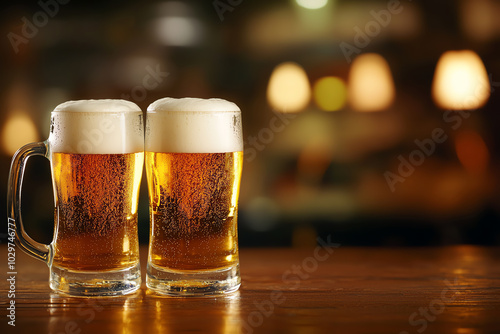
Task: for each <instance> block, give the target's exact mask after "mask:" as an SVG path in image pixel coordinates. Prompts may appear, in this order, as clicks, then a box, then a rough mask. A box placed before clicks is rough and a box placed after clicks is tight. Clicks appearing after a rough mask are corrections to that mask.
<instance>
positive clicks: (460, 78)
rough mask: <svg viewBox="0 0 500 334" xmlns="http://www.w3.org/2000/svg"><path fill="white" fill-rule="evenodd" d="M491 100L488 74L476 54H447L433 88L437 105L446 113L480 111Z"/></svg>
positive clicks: (437, 70)
mask: <svg viewBox="0 0 500 334" xmlns="http://www.w3.org/2000/svg"><path fill="white" fill-rule="evenodd" d="M489 96H490V84H489V80H488V74H487V72H486V68H485V67H484V64H483V62H482V61H481V58H479V56H478V55H477V54H476V53H475V52H474V51H470V50H463V51H447V52H445V53H443V54H442V55H441V57H440V58H439V61H438V63H437V65H436V71H435V73H434V82H433V84H432V97H433V98H434V102H435V103H436V104H437V105H439V106H440V107H441V108H443V109H453V110H464V109H476V108H480V107H482V106H483V105H484V104H485V103H486V102H487V101H488V98H489Z"/></svg>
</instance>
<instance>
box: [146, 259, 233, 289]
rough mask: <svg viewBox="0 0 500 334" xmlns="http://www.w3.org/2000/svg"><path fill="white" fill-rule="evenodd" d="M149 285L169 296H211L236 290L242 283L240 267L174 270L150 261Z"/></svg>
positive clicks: (147, 281) (147, 283)
mask: <svg viewBox="0 0 500 334" xmlns="http://www.w3.org/2000/svg"><path fill="white" fill-rule="evenodd" d="M146 285H147V287H148V288H149V289H150V290H152V291H153V292H155V293H158V294H162V295H168V296H179V297H184V296H210V295H225V294H229V293H232V292H235V291H237V290H238V289H239V287H240V285H241V278H240V268H239V264H236V265H234V266H232V267H229V268H224V269H218V270H210V271H207V270H205V271H198V272H193V271H189V272H186V271H172V270H168V269H163V268H159V267H156V266H154V265H152V264H150V263H148V270H147V277H146Z"/></svg>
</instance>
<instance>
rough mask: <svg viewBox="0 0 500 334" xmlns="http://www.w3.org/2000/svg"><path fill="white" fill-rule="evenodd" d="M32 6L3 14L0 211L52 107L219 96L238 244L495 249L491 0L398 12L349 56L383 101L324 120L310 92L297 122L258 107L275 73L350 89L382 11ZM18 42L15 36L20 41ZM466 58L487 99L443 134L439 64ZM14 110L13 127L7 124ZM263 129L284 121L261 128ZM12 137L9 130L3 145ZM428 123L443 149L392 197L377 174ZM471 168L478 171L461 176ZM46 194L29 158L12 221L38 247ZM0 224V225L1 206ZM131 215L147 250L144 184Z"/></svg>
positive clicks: (259, 4)
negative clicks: (385, 85)
mask: <svg viewBox="0 0 500 334" xmlns="http://www.w3.org/2000/svg"><path fill="white" fill-rule="evenodd" d="M41 3H43V4H44V5H43V6H42V5H41V4H40V3H39V2H36V1H32V2H28V1H21V2H15V3H10V4H3V5H2V6H3V8H2V12H1V22H2V23H1V33H0V36H3V37H2V38H1V39H0V61H1V62H0V63H1V64H2V65H1V66H2V68H1V73H2V75H1V76H0V88H1V89H0V122H1V126H0V138H1V139H0V140H1V141H0V146H1V147H0V189H3V190H2V191H0V203H6V194H7V179H8V170H9V164H10V159H11V157H12V154H13V150H12V146H14V147H20V146H21V145H22V144H24V143H27V142H31V141H42V140H45V139H46V138H47V136H48V131H49V116H50V112H51V110H52V109H53V108H54V107H55V106H56V105H58V104H59V103H62V102H64V101H67V100H76V99H90V98H125V99H128V100H130V101H132V102H135V103H137V104H138V105H139V106H140V107H141V108H142V109H143V110H146V108H147V106H148V105H149V104H150V103H152V102H153V101H155V100H156V99H158V98H162V97H165V96H172V97H184V96H195V97H221V98H225V99H228V100H231V101H234V102H235V103H237V104H238V105H239V106H240V108H241V110H242V116H243V127H244V139H245V150H246V152H248V153H246V154H245V162H244V171H243V178H242V185H241V194H240V208H239V210H240V211H239V240H240V245H241V246H242V247H254V246H295V247H301V246H309V245H311V244H314V243H315V242H316V237H317V236H320V237H323V238H326V237H328V236H330V237H331V238H332V240H334V241H335V242H338V243H341V244H342V245H367V246H427V245H434V246H438V245H449V244H460V243H470V244H481V245H499V244H500V220H499V218H500V190H499V189H500V184H499V179H498V175H499V174H498V171H499V170H500V164H499V150H500V146H499V145H500V135H499V131H498V126H499V124H500V123H499V120H500V114H499V113H500V58H499V54H500V22H499V21H498V19H497V18H498V17H500V2H499V1H493V0H463V1H451V0H446V1H438V2H434V1H430V0H427V1H405V0H402V1H401V2H400V6H401V8H402V10H401V12H400V13H398V14H394V15H391V18H390V22H389V23H388V24H387V25H386V26H380V31H379V32H378V33H376V34H374V36H372V37H370V40H369V42H368V43H367V45H366V46H364V47H362V48H360V54H364V53H377V54H379V55H381V56H382V57H383V58H384V59H385V60H386V61H387V64H388V65H389V67H390V72H391V76H392V80H393V82H394V86H395V97H394V99H393V101H392V102H391V103H390V105H389V106H388V107H386V108H384V110H381V111H377V112H360V111H357V110H355V109H356V108H353V106H352V104H350V103H347V104H343V106H342V107H341V108H340V110H337V111H331V112H328V111H323V110H321V108H320V107H319V105H318V102H317V100H315V98H314V94H313V96H312V97H311V98H310V99H309V100H308V102H307V103H306V105H305V106H304V107H302V108H301V109H300V110H299V111H298V112H297V113H294V114H276V113H275V111H276V110H275V109H276V108H275V107H273V106H272V105H271V104H270V103H269V102H268V100H267V95H266V92H267V88H268V84H269V81H270V78H271V75H272V73H273V70H274V69H275V68H276V67H277V66H279V65H280V64H282V63H285V62H293V63H295V64H297V65H298V66H300V67H301V68H302V69H303V70H304V71H305V73H306V74H307V83H308V85H309V87H310V88H311V89H312V90H313V89H314V86H315V83H317V81H318V80H319V79H320V78H322V77H325V76H335V77H337V78H340V79H341V80H343V82H344V83H345V85H347V86H348V85H351V84H352V82H350V81H349V80H348V79H349V73H350V70H351V68H352V63H350V62H349V61H348V59H347V58H346V56H345V55H344V54H343V52H342V49H341V44H342V43H343V42H344V43H349V44H351V45H355V40H356V38H357V37H356V36H357V30H356V28H360V29H364V28H365V27H366V24H368V23H369V22H372V21H373V20H374V17H373V15H372V14H371V11H375V12H377V13H379V12H380V11H381V10H387V8H388V4H390V3H391V2H390V1H352V0H349V1H347V0H336V1H331V0H330V1H328V3H327V5H326V6H325V7H323V8H320V9H306V8H303V7H301V6H299V5H298V4H297V2H295V1H292V0H281V1H279V0H273V1H263V0H259V1H248V0H247V1H232V2H229V1H222V0H221V1H219V2H213V1H182V2H181V1H143V2H135V1H109V2H102V1H77V0H72V1H69V2H67V3H66V4H60V3H57V2H55V1H47V2H43V1H42V2H41ZM55 3H57V6H55V5H54V4H55ZM214 3H219V5H220V4H221V3H224V4H226V6H228V7H224V8H226V9H227V10H225V11H223V9H221V7H218V8H219V9H217V8H216V7H215V6H214ZM230 3H233V4H237V5H230ZM47 4H50V5H51V6H52V7H50V8H51V9H50V10H49V11H47V10H46V9H44V6H46V5H47ZM222 11H223V12H222ZM40 13H42V14H40ZM221 13H222V14H221ZM52 14H53V15H52ZM219 14H221V15H222V18H223V20H221V16H220V15H219ZM44 15H45V16H44ZM44 17H45V18H46V20H45V19H44ZM23 20H24V21H23ZM26 20H28V21H29V22H30V23H32V24H34V25H35V27H36V31H35V32H33V31H32V32H31V34H30V35H31V36H30V37H27V36H25V34H24V35H23V29H26V24H25V22H26ZM37 22H38V23H37ZM37 25H38V26H37ZM13 34H15V35H16V36H18V37H19V38H24V39H23V40H22V42H20V43H19V44H17V46H14V45H13V43H12V38H14V37H13V36H14V35H13ZM9 36H10V37H9ZM15 38H17V37H15ZM16 40H17V41H19V40H18V39H16ZM16 49H18V50H17V52H16ZM462 49H469V50H473V51H474V52H476V53H477V54H478V55H479V56H480V57H481V59H482V61H483V63H484V66H485V68H486V71H487V74H488V75H489V80H490V85H491V86H490V88H491V95H490V97H489V99H488V101H487V102H486V104H485V105H484V106H482V107H480V108H479V109H477V110H474V111H472V112H470V117H468V118H464V119H463V120H462V121H463V122H462V123H461V125H460V126H459V127H458V128H457V129H453V128H451V127H450V124H449V123H447V122H446V121H444V120H443V113H444V112H445V109H443V108H441V107H439V106H438V105H436V103H435V101H434V100H433V99H432V96H431V87H432V82H433V78H434V75H435V68H436V63H437V62H438V59H439V58H440V56H441V55H442V54H443V53H444V52H446V51H449V50H462ZM354 56H355V55H353V58H355V57H354ZM155 69H156V70H159V71H161V72H162V73H168V75H166V76H164V77H159V79H158V82H157V85H156V86H155V87H154V88H153V89H145V88H144V84H143V82H144V81H143V80H144V77H145V76H146V75H148V73H151V71H152V70H153V71H154V70H155ZM290 94H292V95H291V96H290V98H292V97H293V93H290ZM332 94H333V92H332ZM339 94H340V93H339ZM278 115H281V116H278ZM283 115H287V117H289V118H280V117H284V116H283ZM20 116H22V117H24V118H23V120H24V121H23V122H24V123H20V125H12V124H13V123H12V122H11V121H12V119H15V118H16V117H20ZM276 119H278V121H276ZM283 119H285V121H283ZM274 122H283V124H284V126H283V127H280V130H279V131H275V130H272V129H271V128H272V126H271V125H272V124H274ZM276 124H278V123H276ZM16 126H17V127H16ZM9 127H11V128H14V130H13V131H14V134H15V135H7V134H8V133H10V132H8V131H7V129H8V128H9ZM436 128H442V129H444V131H445V133H446V135H447V136H448V139H447V140H446V141H445V142H443V143H438V144H436V149H435V151H434V152H433V153H432V154H431V155H429V156H428V157H426V158H425V161H424V162H423V163H422V164H421V165H420V166H416V167H415V171H414V172H413V173H412V174H411V175H410V176H408V177H407V178H406V179H405V181H404V182H400V183H397V184H396V185H395V189H394V191H391V187H390V186H389V185H388V182H387V180H386V177H385V176H384V175H385V173H386V172H388V171H389V172H392V173H397V170H398V166H399V164H400V160H398V157H400V156H403V157H405V158H408V157H409V155H410V154H411V153H412V152H413V151H415V150H416V149H418V147H417V146H416V145H415V140H423V139H425V138H430V136H431V133H432V131H433V130H434V129H436ZM269 129H271V131H269ZM252 138H253V139H252ZM255 140H257V141H258V146H256V145H255V144H252V143H255ZM459 143H465V144H459ZM463 147H465V149H464V148H463ZM252 149H253V151H252ZM463 150H465V151H466V152H465V153H463ZM251 151H252V152H254V153H255V154H252V156H250V155H249V153H250V152H251ZM478 152H479V153H478ZM485 152H486V153H485ZM462 153H463V154H462ZM464 154H465V155H464ZM464 156H466V158H463V157H464ZM464 159H465V160H464ZM477 161H482V162H483V163H482V164H481V165H480V167H481V168H475V169H474V168H472V169H471V167H470V166H477ZM52 197H53V195H52V186H51V181H50V165H49V162H48V161H47V160H45V159H43V158H33V159H31V160H30V162H29V165H28V170H27V172H26V175H25V180H24V191H23V217H24V222H25V225H26V228H27V231H28V233H29V234H30V235H32V236H33V238H34V239H36V240H37V241H40V242H45V243H49V242H50V240H51V238H52V231H53V200H52ZM0 214H1V216H2V217H6V216H7V213H6V211H5V205H0ZM139 218H140V219H139V229H140V238H141V242H147V239H148V230H149V223H148V197H147V188H146V179H145V177H143V182H142V185H141V197H140V209H139ZM4 219H5V221H6V218H4ZM5 225H6V224H4V225H3V227H2V230H1V231H0V232H2V233H5V231H6V226H5Z"/></svg>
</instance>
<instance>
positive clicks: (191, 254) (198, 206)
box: [146, 152, 243, 270]
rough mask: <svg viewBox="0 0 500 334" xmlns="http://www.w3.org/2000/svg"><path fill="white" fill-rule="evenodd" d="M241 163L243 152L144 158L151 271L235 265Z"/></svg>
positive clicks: (147, 156) (153, 153)
mask: <svg viewBox="0 0 500 334" xmlns="http://www.w3.org/2000/svg"><path fill="white" fill-rule="evenodd" d="M242 162H243V152H228V153H156V152H147V153H146V171H147V177H148V180H149V182H148V184H149V193H150V194H151V195H150V214H151V217H150V222H151V235H150V238H151V248H150V250H149V252H150V254H149V257H150V259H151V260H150V263H151V264H152V265H153V266H158V267H164V268H169V269H170V270H213V269H222V268H227V267H230V266H232V265H234V264H235V263H237V260H238V234H237V214H238V203H237V199H238V193H239V187H240V175H241V168H242Z"/></svg>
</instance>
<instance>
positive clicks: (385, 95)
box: [347, 53, 395, 111]
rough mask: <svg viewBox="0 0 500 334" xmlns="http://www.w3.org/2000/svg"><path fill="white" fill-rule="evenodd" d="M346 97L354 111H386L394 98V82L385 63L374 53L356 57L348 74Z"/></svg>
mask: <svg viewBox="0 0 500 334" xmlns="http://www.w3.org/2000/svg"><path fill="white" fill-rule="evenodd" d="M347 95H348V99H349V105H350V106H351V107H352V108H353V109H354V110H357V111H381V110H384V109H387V108H388V107H389V106H390V105H391V104H392V102H393V101H394V97H395V88H394V81H393V79H392V74H391V69H390V68H389V65H388V64H387V61H386V60H385V59H384V58H383V57H382V56H381V55H379V54H376V53H366V54H362V55H360V56H358V57H356V58H355V59H354V61H353V62H352V65H351V70H350V72H349V80H348V93H347Z"/></svg>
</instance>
